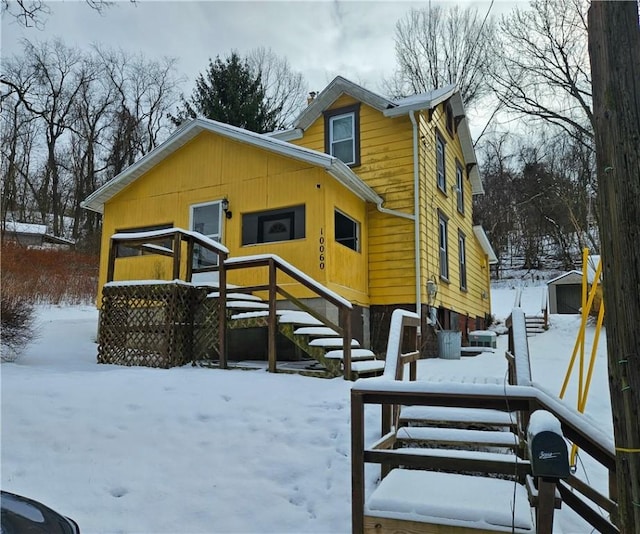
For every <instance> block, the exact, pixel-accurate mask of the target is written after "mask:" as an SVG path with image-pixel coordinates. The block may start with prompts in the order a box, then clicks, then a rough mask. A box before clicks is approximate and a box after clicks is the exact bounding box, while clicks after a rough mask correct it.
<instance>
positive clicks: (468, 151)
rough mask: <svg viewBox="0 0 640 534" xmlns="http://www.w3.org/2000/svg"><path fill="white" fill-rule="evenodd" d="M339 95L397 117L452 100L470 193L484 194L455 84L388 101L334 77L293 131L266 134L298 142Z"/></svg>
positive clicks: (469, 132) (297, 122) (302, 114)
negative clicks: (467, 166) (468, 168)
mask: <svg viewBox="0 0 640 534" xmlns="http://www.w3.org/2000/svg"><path fill="white" fill-rule="evenodd" d="M342 94H348V95H350V96H352V97H353V98H355V99H356V100H358V101H360V102H363V103H365V104H367V105H369V106H371V107H372V108H374V109H377V110H378V111H380V112H381V113H382V114H383V115H385V116H386V117H399V116H401V115H407V114H409V113H410V112H412V111H419V110H423V109H433V108H434V107H436V106H437V105H438V104H441V103H442V102H444V101H445V100H448V99H451V106H452V108H453V113H454V116H456V117H461V119H460V123H459V124H458V136H459V137H460V144H461V145H462V152H463V155H464V160H465V163H466V164H475V165H473V167H472V168H471V170H470V171H469V180H470V181H471V186H472V191H473V194H474V195H476V194H483V193H484V188H483V186H482V181H481V180H480V174H479V172H478V166H477V159H476V154H475V149H474V148H473V141H472V139H471V131H470V130H469V124H468V122H467V119H466V117H465V113H464V106H463V104H462V97H461V95H460V91H459V90H458V88H457V86H456V85H447V86H445V87H440V88H438V89H433V90H431V91H428V92H426V93H420V94H416V95H411V96H408V97H405V98H399V99H396V100H390V99H387V98H385V97H383V96H381V95H378V94H376V93H374V92H372V91H369V90H368V89H365V88H364V87H362V86H360V85H358V84H356V83H354V82H352V81H350V80H347V79H346V78H343V77H342V76H336V77H335V78H334V79H333V81H332V82H331V83H330V84H329V85H328V86H327V87H326V88H325V89H323V90H322V91H321V92H320V93H319V94H318V95H317V96H316V97H315V98H314V99H313V101H312V102H311V103H310V104H309V105H308V106H307V107H306V108H305V109H304V110H303V111H302V113H301V114H300V115H299V116H298V118H297V119H296V121H295V122H294V125H293V128H292V129H290V130H283V131H280V132H272V133H271V134H269V135H271V136H273V137H276V138H278V139H282V140H285V141H292V140H294V139H300V138H301V137H302V132H303V131H304V130H306V129H307V128H309V126H311V125H312V124H313V123H314V122H315V121H316V119H318V117H320V116H321V115H322V112H323V111H324V110H325V109H327V108H328V107H329V106H331V104H333V103H334V102H335V101H336V100H337V99H338V98H339V97H340V96H341V95H342Z"/></svg>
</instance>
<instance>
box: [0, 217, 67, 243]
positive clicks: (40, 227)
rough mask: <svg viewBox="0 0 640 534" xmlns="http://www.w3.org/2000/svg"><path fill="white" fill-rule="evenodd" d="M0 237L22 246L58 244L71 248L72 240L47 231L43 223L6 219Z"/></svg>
mask: <svg viewBox="0 0 640 534" xmlns="http://www.w3.org/2000/svg"><path fill="white" fill-rule="evenodd" d="M2 239H3V240H6V241H13V242H14V243H18V244H19V245H22V246H24V247H43V246H52V245H54V246H58V247H65V248H71V247H73V246H74V242H73V241H71V240H69V239H66V238H64V237H58V236H54V235H51V234H48V233H47V226H46V225H45V224H34V223H24V222H14V221H6V222H5V223H4V227H3V228H2Z"/></svg>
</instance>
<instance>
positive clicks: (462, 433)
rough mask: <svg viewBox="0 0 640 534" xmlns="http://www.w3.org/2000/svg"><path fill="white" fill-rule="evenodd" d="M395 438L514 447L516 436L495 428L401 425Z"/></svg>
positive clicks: (516, 441)
mask: <svg viewBox="0 0 640 534" xmlns="http://www.w3.org/2000/svg"><path fill="white" fill-rule="evenodd" d="M397 438H398V439H399V440H403V441H404V440H406V441H443V442H448V443H459V442H472V443H477V444H482V445H499V446H503V447H514V446H516V445H517V443H518V438H517V437H516V435H515V434H512V433H511V432H500V431H495V430H490V431H487V430H467V429H464V428H434V427H424V426H412V427H402V428H399V429H398V432H397Z"/></svg>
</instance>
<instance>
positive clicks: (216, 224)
mask: <svg viewBox="0 0 640 534" xmlns="http://www.w3.org/2000/svg"><path fill="white" fill-rule="evenodd" d="M221 204H222V201H221V200H216V201H215V202H204V203H202V204H194V205H192V206H191V214H190V215H191V216H190V228H191V230H192V231H194V232H198V233H200V234H202V235H204V236H206V237H208V238H209V239H213V240H214V241H217V242H218V243H221V242H222V206H221ZM215 265H218V255H217V254H215V253H214V252H212V251H210V250H206V249H204V248H202V247H201V246H199V245H197V244H196V245H194V247H193V268H194V269H201V268H202V267H212V266H215Z"/></svg>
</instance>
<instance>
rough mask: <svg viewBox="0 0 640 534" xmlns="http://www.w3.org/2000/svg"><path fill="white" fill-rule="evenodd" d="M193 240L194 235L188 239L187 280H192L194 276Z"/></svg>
mask: <svg viewBox="0 0 640 534" xmlns="http://www.w3.org/2000/svg"><path fill="white" fill-rule="evenodd" d="M193 242H194V238H193V236H189V237H188V239H187V273H186V275H185V277H184V278H185V280H186V281H187V282H191V280H192V278H193Z"/></svg>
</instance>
